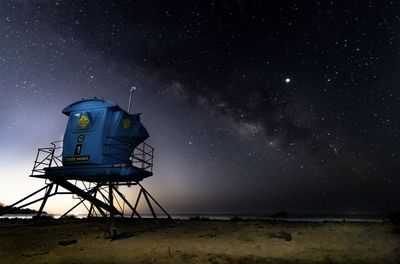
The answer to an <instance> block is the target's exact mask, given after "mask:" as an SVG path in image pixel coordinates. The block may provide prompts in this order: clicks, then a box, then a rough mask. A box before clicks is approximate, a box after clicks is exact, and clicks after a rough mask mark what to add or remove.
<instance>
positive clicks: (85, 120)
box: [78, 113, 90, 129]
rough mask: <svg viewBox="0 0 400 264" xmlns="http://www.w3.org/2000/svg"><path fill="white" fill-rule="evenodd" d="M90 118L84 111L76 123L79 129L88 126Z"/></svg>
mask: <svg viewBox="0 0 400 264" xmlns="http://www.w3.org/2000/svg"><path fill="white" fill-rule="evenodd" d="M89 124H90V120H89V117H88V116H87V114H86V113H83V114H82V115H81V116H80V117H79V119H78V125H79V128H81V129H86V128H88V127H89Z"/></svg>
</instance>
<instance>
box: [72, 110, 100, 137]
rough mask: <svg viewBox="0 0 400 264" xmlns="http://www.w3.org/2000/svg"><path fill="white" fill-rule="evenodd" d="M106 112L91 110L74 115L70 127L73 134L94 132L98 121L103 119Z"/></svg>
mask: <svg viewBox="0 0 400 264" xmlns="http://www.w3.org/2000/svg"><path fill="white" fill-rule="evenodd" d="M103 115H104V111H102V110H91V111H85V112H77V113H73V114H72V115H71V116H70V120H69V122H70V127H71V130H72V131H71V132H80V131H82V130H92V129H93V128H94V127H95V126H97V125H96V124H97V123H98V122H97V121H98V120H101V119H102V118H103Z"/></svg>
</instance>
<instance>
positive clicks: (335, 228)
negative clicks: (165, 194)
mask: <svg viewBox="0 0 400 264" xmlns="http://www.w3.org/2000/svg"><path fill="white" fill-rule="evenodd" d="M116 227H117V228H118V230H119V231H120V232H122V234H123V236H122V238H121V239H118V240H111V239H107V238H105V237H104V235H105V233H106V225H105V224H104V223H103V222H102V221H101V220H99V219H97V220H85V219H67V220H52V219H48V220H40V221H37V220H26V219H25V220H21V219H2V220H0V245H1V247H0V263H213V264H214V263H398V260H400V235H399V234H398V233H397V232H396V230H395V227H394V226H393V224H391V223H349V222H329V223H304V222H303V223H286V222H272V221H262V220H254V221H253V220H252V221H211V220H197V221H193V220H175V221H174V222H173V223H168V222H165V221H161V222H159V223H155V222H154V220H131V219H127V220H121V219H119V220H118V221H116ZM69 243H71V244H69ZM62 244H69V245H62Z"/></svg>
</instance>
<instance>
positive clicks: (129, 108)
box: [128, 86, 136, 114]
mask: <svg viewBox="0 0 400 264" xmlns="http://www.w3.org/2000/svg"><path fill="white" fill-rule="evenodd" d="M135 90H136V87H135V86H131V90H130V92H129V104H128V113H129V114H130V113H131V105H132V93H133V91H135Z"/></svg>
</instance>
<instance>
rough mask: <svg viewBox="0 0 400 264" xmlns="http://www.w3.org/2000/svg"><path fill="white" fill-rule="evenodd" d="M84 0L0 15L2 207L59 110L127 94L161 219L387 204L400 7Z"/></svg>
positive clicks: (58, 125)
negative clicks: (138, 116) (144, 140)
mask: <svg viewBox="0 0 400 264" xmlns="http://www.w3.org/2000/svg"><path fill="white" fill-rule="evenodd" d="M82 2H83V1H4V2H2V3H1V4H0V34H1V38H0V96H1V97H0V111H1V112H0V121H1V125H0V132H1V133H2V135H3V140H2V146H3V148H2V149H1V150H0V155H1V157H2V159H1V162H2V164H1V165H2V167H1V168H2V170H3V171H1V170H0V176H1V179H5V178H7V177H8V175H10V173H11V174H12V173H14V174H15V176H13V180H5V183H4V184H3V183H2V184H1V186H2V187H0V188H1V192H0V201H5V202H9V201H10V200H12V199H14V198H16V197H17V196H16V195H15V194H14V193H11V192H10V191H6V190H4V191H3V189H4V188H6V189H9V187H5V185H6V184H8V185H9V186H13V187H15V186H21V185H24V183H25V184H26V182H28V181H29V182H34V181H33V180H32V179H30V180H27V179H26V178H27V175H28V174H29V168H30V166H31V163H32V160H33V158H34V154H35V149H36V148H38V147H42V146H46V145H47V144H48V143H49V142H50V141H51V140H55V139H59V138H61V137H62V133H63V129H64V125H65V120H66V119H65V117H63V116H62V114H61V113H60V110H61V109H62V108H63V107H64V106H66V105H68V104H69V103H71V102H73V101H75V100H78V99H80V98H82V97H86V98H87V97H93V96H97V97H104V98H107V99H110V100H113V101H115V102H117V103H118V104H120V105H121V106H123V107H126V104H127V95H128V92H129V89H130V87H131V86H132V85H135V86H136V87H137V90H136V91H135V94H134V106H133V110H134V111H137V112H143V122H144V124H145V126H146V127H147V129H148V130H149V132H150V136H151V138H150V142H151V143H152V144H153V145H154V146H155V148H156V161H155V162H156V164H155V165H156V167H155V176H154V177H152V178H151V179H149V180H148V181H147V182H146V184H147V185H148V186H149V188H152V189H153V190H154V192H155V193H157V195H158V196H159V197H161V199H162V200H163V201H164V203H165V205H166V207H167V208H170V210H171V211H173V212H232V213H245V212H250V213H264V212H265V213H269V212H275V211H281V210H286V211H289V212H382V211H383V210H389V209H392V210H393V209H396V207H398V204H399V202H400V197H399V195H398V190H399V188H400V180H399V168H400V167H399V165H398V157H399V155H400V147H399V144H398V143H399V138H398V136H399V132H400V131H399V121H400V119H399V113H400V111H399V110H400V109H399V105H400V104H399V103H400V92H399V88H398V87H400V86H399V85H400V79H399V68H400V42H399V39H398V35H399V33H400V16H399V15H398V14H399V11H400V4H399V3H398V2H396V1H392V2H387V3H381V2H379V1H351V3H345V4H344V3H339V2H338V1H313V3H302V2H301V1H298V3H296V1H279V3H278V1H276V3H275V4H272V3H264V2H265V1H251V2H249V1H226V2H204V3H202V2H200V1H182V2H180V3H178V2H170V1H160V2H153V1H134V2H132V1H89V2H88V3H85V2H83V3H82ZM303 2H304V1H303ZM21 163H23V164H24V168H25V170H19V171H18V172H15V170H14V169H13V168H14V166H20V165H19V164H21ZM25 171H26V174H24V173H25ZM26 189H27V190H29V188H27V187H26Z"/></svg>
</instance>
